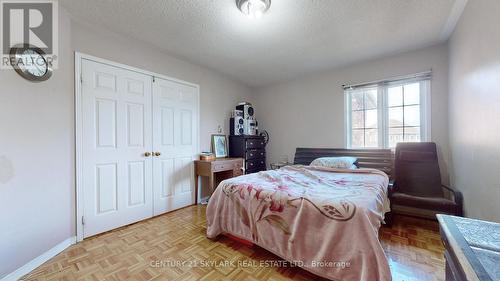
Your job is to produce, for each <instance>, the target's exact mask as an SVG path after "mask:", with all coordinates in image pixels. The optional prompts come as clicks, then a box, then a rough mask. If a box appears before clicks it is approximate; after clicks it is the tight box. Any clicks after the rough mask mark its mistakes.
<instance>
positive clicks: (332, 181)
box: [207, 148, 393, 280]
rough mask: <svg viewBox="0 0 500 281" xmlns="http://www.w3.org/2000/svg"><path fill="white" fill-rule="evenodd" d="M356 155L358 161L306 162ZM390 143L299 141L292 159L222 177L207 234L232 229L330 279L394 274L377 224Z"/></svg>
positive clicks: (385, 204)
mask: <svg viewBox="0 0 500 281" xmlns="http://www.w3.org/2000/svg"><path fill="white" fill-rule="evenodd" d="M326 156H354V157H357V158H358V161H357V163H356V164H357V166H358V167H359V169H356V170H347V169H333V168H325V167H316V166H314V167H313V166H308V165H309V164H310V163H311V161H313V160H314V159H316V158H318V157H326ZM392 161H393V158H392V153H391V151H390V150H380V149H378V150H346V149H314V148H298V149H297V150H296V154H295V160H294V164H296V165H293V166H287V167H284V168H281V169H279V170H271V171H265V172H259V173H256V174H250V175H244V176H240V177H237V178H232V179H229V180H225V181H223V182H221V183H220V185H219V186H218V187H217V189H216V190H215V192H214V193H213V195H212V197H211V198H210V201H209V204H208V207H207V237H208V238H215V237H217V236H218V235H221V234H225V235H230V236H233V237H236V238H239V239H242V240H245V241H249V242H251V243H253V244H255V245H258V246H260V247H262V248H264V249H266V250H268V251H270V252H272V253H274V254H275V255H277V256H279V257H281V258H283V259H285V260H287V261H289V262H290V264H289V265H290V266H300V267H302V268H304V269H306V270H308V271H310V272H312V273H314V274H317V275H318V276H321V277H324V278H327V279H330V280H391V274H390V270H389V265H388V262H387V259H386V257H385V254H384V251H383V249H382V246H381V245H380V242H379V240H378V230H379V228H380V226H381V223H382V222H383V219H384V214H385V213H386V212H388V211H389V200H388V197H387V186H388V183H389V178H390V176H391V174H392Z"/></svg>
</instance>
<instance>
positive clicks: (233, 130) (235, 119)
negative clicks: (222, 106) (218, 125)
mask: <svg viewBox="0 0 500 281" xmlns="http://www.w3.org/2000/svg"><path fill="white" fill-rule="evenodd" d="M229 133H230V134H231V135H233V136H241V135H243V134H245V121H244V119H243V111H241V110H233V111H232V112H231V119H229Z"/></svg>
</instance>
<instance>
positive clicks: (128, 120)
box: [81, 59, 153, 237]
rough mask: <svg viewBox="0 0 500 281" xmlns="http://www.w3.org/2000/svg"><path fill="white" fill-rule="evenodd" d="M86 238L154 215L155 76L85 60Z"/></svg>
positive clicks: (84, 196) (83, 100)
mask: <svg viewBox="0 0 500 281" xmlns="http://www.w3.org/2000/svg"><path fill="white" fill-rule="evenodd" d="M81 88H82V105H81V106H82V125H83V126H82V189H83V198H84V207H83V209H84V210H83V211H84V219H85V225H84V237H88V236H92V235H95V234H98V233H101V232H105V231H108V230H111V229H114V228H117V227H120V226H123V225H126V224H130V223H133V222H136V221H139V220H142V219H145V218H148V217H151V216H152V214H153V196H152V189H153V188H152V179H151V175H152V158H151V157H146V156H145V152H151V150H152V129H151V126H152V125H151V124H152V117H151V115H152V111H151V102H152V78H151V77H150V76H147V75H144V74H140V73H137V72H133V71H128V70H125V69H123V68H119V67H114V66H110V65H107V64H102V63H98V62H94V61H91V60H86V59H83V60H82V87H81Z"/></svg>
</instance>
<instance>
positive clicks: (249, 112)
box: [236, 102, 254, 120]
mask: <svg viewBox="0 0 500 281" xmlns="http://www.w3.org/2000/svg"><path fill="white" fill-rule="evenodd" d="M236 110H241V111H243V119H245V120H247V119H253V118H254V110H253V106H252V104H251V103H249V102H240V103H239V104H238V105H237V106H236Z"/></svg>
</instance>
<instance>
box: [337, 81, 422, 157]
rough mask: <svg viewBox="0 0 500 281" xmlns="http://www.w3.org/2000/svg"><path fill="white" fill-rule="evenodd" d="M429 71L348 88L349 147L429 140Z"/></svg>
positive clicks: (391, 144)
mask: <svg viewBox="0 0 500 281" xmlns="http://www.w3.org/2000/svg"><path fill="white" fill-rule="evenodd" d="M429 92H430V73H425V75H422V74H419V76H418V77H412V78H405V79H397V80H396V81H383V82H378V83H372V84H368V85H361V86H348V87H345V97H346V143H347V147H348V148H394V147H396V144H397V143H398V142H420V141H427V140H429V139H430V134H429V131H430V124H429V119H430V118H429V116H428V115H429V110H430V106H429V105H428V101H429V98H428V95H429Z"/></svg>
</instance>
